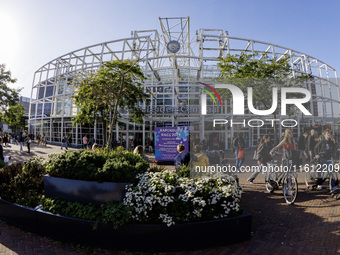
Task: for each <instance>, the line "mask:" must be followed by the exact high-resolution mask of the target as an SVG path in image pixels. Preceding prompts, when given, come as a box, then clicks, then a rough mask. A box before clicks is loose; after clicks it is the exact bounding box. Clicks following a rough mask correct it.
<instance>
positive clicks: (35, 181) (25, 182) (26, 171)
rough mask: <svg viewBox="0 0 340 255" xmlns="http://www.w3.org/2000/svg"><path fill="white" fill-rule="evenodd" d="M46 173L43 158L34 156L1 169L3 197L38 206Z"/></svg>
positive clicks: (0, 190) (0, 191)
mask: <svg viewBox="0 0 340 255" xmlns="http://www.w3.org/2000/svg"><path fill="white" fill-rule="evenodd" d="M45 173H46V170H45V167H44V165H43V159H42V158H32V159H30V160H29V161H28V162H27V163H26V164H25V165H24V166H23V165H22V164H21V163H15V164H11V165H7V166H5V167H3V168H2V169H0V194H1V198H3V199H5V200H7V201H9V202H12V203H18V204H20V205H25V206H29V207H36V206H37V205H38V204H39V202H40V199H41V196H42V195H43V192H44V183H43V176H44V174H45Z"/></svg>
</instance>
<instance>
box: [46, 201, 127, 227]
mask: <svg viewBox="0 0 340 255" xmlns="http://www.w3.org/2000/svg"><path fill="white" fill-rule="evenodd" d="M41 204H42V209H43V210H44V211H48V212H51V213H53V214H60V215H64V216H69V217H73V218H80V219H84V220H91V221H96V224H95V225H94V228H96V226H97V224H98V223H100V222H101V223H107V224H112V225H113V228H114V229H117V228H119V227H120V226H123V225H125V224H128V223H130V222H131V216H130V210H129V208H128V207H127V206H125V205H124V203H123V202H114V201H112V202H108V203H105V204H102V205H101V206H96V205H94V204H82V203H78V202H69V201H64V200H60V199H51V198H46V197H43V198H42V200H41Z"/></svg>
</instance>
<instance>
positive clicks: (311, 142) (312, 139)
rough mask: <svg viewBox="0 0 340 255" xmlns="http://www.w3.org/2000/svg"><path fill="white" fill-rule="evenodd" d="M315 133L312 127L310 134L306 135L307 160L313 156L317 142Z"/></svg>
mask: <svg viewBox="0 0 340 255" xmlns="http://www.w3.org/2000/svg"><path fill="white" fill-rule="evenodd" d="M317 137H318V135H317V133H316V131H315V130H314V129H311V130H310V135H309V136H308V137H307V145H306V146H307V148H306V150H307V154H308V156H309V161H312V160H313V159H314V157H315V151H314V149H315V145H316V144H317Z"/></svg>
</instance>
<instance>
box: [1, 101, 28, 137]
mask: <svg viewBox="0 0 340 255" xmlns="http://www.w3.org/2000/svg"><path fill="white" fill-rule="evenodd" d="M24 114H25V107H24V106H22V105H20V104H17V105H13V106H9V108H8V110H7V113H6V115H5V117H4V121H5V123H7V124H8V125H10V126H12V127H14V132H15V133H16V131H17V128H24V127H25V121H23V119H24Z"/></svg>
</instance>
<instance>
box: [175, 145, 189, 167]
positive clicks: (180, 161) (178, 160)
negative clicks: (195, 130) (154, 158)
mask: <svg viewBox="0 0 340 255" xmlns="http://www.w3.org/2000/svg"><path fill="white" fill-rule="evenodd" d="M177 151H178V152H179V154H178V155H177V156H176V157H175V159H174V163H175V168H176V169H177V168H178V167H180V166H181V165H186V166H188V165H189V164H190V153H189V152H185V146H184V145H183V144H178V145H177Z"/></svg>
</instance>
